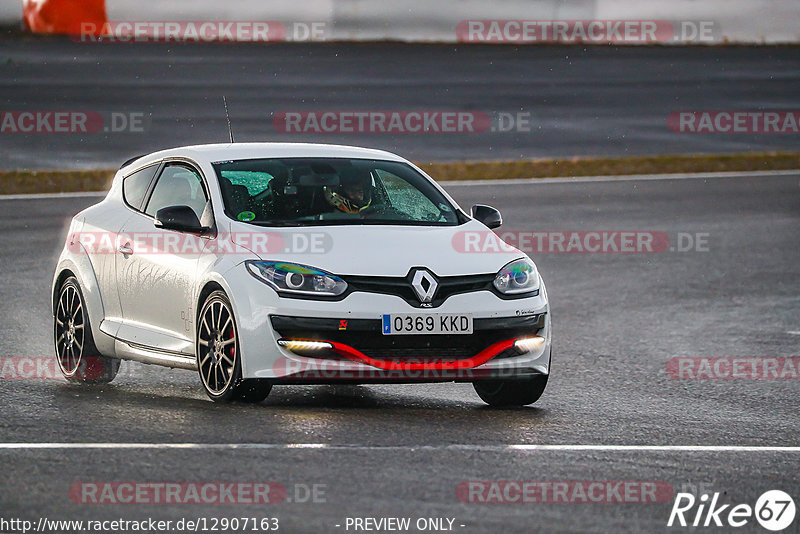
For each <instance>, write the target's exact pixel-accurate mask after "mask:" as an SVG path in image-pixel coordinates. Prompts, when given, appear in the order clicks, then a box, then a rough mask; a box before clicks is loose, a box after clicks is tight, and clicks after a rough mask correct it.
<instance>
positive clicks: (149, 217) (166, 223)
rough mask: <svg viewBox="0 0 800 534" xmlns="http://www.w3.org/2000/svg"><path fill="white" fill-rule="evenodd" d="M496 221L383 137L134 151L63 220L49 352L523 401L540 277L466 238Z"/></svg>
mask: <svg viewBox="0 0 800 534" xmlns="http://www.w3.org/2000/svg"><path fill="white" fill-rule="evenodd" d="M500 224H501V217H500V213H499V212H498V211H497V210H495V209H494V208H491V207H489V206H483V205H476V206H473V207H472V211H471V216H470V215H468V214H467V213H465V212H464V211H463V210H462V209H461V208H460V207H459V206H458V205H457V204H456V202H455V201H454V200H453V199H452V198H451V197H450V196H449V195H448V194H447V193H446V192H445V191H444V190H443V189H442V188H441V187H440V186H439V185H438V184H437V183H436V182H435V181H434V180H433V179H431V178H430V177H429V176H427V175H426V174H425V173H424V172H423V171H422V170H420V169H419V168H418V167H416V166H415V165H413V164H412V163H410V162H408V161H406V160H405V159H403V158H401V157H399V156H396V155H394V154H391V153H388V152H384V151H379V150H370V149H363V148H355V147H346V146H335V145H319V144H290V143H287V144H279V143H252V144H250V143H236V144H219V145H201V146H191V147H183V148H176V149H171V150H165V151H161V152H156V153H154V154H150V155H147V156H142V157H139V158H135V159H133V160H131V161H128V162H127V163H125V164H124V165H123V166H122V168H121V169H120V170H119V172H117V174H116V176H115V178H114V181H113V185H112V186H111V190H110V191H109V193H108V195H107V196H106V197H105V199H104V200H103V201H102V202H100V203H98V204H96V205H94V206H91V207H89V208H87V209H85V210H83V211H82V212H80V213H79V214H77V215H76V216H75V217H74V218H73V219H72V222H71V225H70V229H69V234H68V236H67V240H66V243H65V246H64V249H63V251H62V253H61V256H60V257H59V260H58V266H57V268H56V271H55V277H54V280H53V292H52V295H53V316H54V340H55V348H56V354H57V358H58V363H59V366H60V368H61V371H62V372H63V374H64V376H65V377H66V378H67V379H68V380H72V381H85V382H108V381H110V380H112V379H113V378H114V376H115V375H116V374H117V370H118V368H119V363H120V362H119V360H120V359H127V360H135V361H139V362H144V363H151V364H158V365H164V366H168V367H176V368H185V369H196V370H198V371H199V374H200V379H201V382H202V384H203V387H204V388H205V390H206V392H207V394H208V396H209V397H211V398H212V399H214V400H242V401H248V402H259V401H261V400H263V399H264V398H265V397H266V396H267V395H268V394H269V392H270V389H271V388H272V387H273V385H275V384H300V383H302V384H308V383H333V382H347V383H362V384H363V383H387V382H404V383H412V382H444V381H450V382H452V381H456V382H472V383H473V384H474V387H475V390H476V391H477V393H478V395H479V396H480V397H481V398H482V399H483V400H484V401H485V402H487V403H489V404H491V405H525V404H530V403H533V402H535V401H536V400H537V399H538V398H539V397H540V396H541V394H542V392H543V391H544V389H545V386H546V384H547V379H548V376H549V372H550V347H551V334H550V314H549V305H548V300H547V292H546V290H545V285H544V282H543V281H542V279H541V277H540V275H539V273H538V271H537V269H536V266H535V265H534V263H533V261H531V259H530V258H528V257H527V256H526V255H525V254H523V253H522V252H520V251H518V250H517V249H514V248H512V247H509V246H505V245H504V244H503V246H500V247H497V246H494V247H488V248H487V249H486V250H484V251H483V252H480V253H476V252H474V251H472V250H468V249H469V247H464V246H463V243H464V242H474V241H475V240H485V239H486V238H487V236H488V237H492V238H494V237H495V236H494V234H493V233H492V232H491V230H490V229H491V228H495V227H497V226H500ZM489 234H491V235H490V236H489ZM485 248H486V247H485Z"/></svg>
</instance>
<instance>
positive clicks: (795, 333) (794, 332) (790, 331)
mask: <svg viewBox="0 0 800 534" xmlns="http://www.w3.org/2000/svg"><path fill="white" fill-rule="evenodd" d="M786 333H787V334H789V335H792V336H800V330H789V331H788V332H786Z"/></svg>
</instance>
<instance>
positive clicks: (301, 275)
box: [245, 261, 347, 297]
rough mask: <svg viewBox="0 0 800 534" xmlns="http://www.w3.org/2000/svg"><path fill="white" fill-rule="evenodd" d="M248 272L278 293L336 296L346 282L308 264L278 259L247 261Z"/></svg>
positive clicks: (344, 287)
mask: <svg viewBox="0 0 800 534" xmlns="http://www.w3.org/2000/svg"><path fill="white" fill-rule="evenodd" d="M245 264H246V265H247V270H248V271H250V274H252V275H253V276H255V277H256V278H258V279H259V280H261V281H262V282H264V283H266V284H267V285H269V286H271V287H272V288H274V289H275V290H276V291H277V292H278V293H286V294H290V295H311V296H319V297H337V296H339V295H341V294H342V293H344V292H345V291H346V290H347V282H345V281H344V280H342V279H341V278H339V277H338V276H335V275H333V274H331V273H326V272H325V271H321V270H319V269H316V268H314V267H309V266H308V265H299V264H296V263H286V262H280V261H247V262H245Z"/></svg>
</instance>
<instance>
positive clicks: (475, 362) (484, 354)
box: [315, 339, 516, 371]
mask: <svg viewBox="0 0 800 534" xmlns="http://www.w3.org/2000/svg"><path fill="white" fill-rule="evenodd" d="M315 341H324V340H315ZM515 341H516V339H506V340H505V341H498V342H497V343H494V344H492V345H489V346H488V347H486V348H485V349H483V350H482V351H480V352H479V353H478V354H476V355H475V356H472V357H471V358H466V359H463V360H448V361H436V362H429V363H418V362H415V363H403V362H398V361H386V360H378V359H375V358H371V357H369V356H367V355H366V354H364V353H363V352H361V351H359V350H357V349H354V348H353V347H351V346H350V345H345V344H344V343H337V342H335V341H324V342H325V343H330V344H331V345H333V350H334V351H336V353H338V354H340V355H341V356H344V357H345V358H347V359H348V360H352V361H354V362H357V363H365V364H367V365H371V366H373V367H377V368H378V369H383V370H384V371H396V370H403V371H427V370H436V371H450V370H459V369H473V368H475V367H478V366H479V365H483V364H484V363H486V362H488V361H489V360H491V359H492V358H494V357H495V356H497V355H498V354H500V353H501V352H503V351H505V350H508V349H510V348H511V347H513V346H514V342H515Z"/></svg>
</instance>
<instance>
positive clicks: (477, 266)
mask: <svg viewBox="0 0 800 534" xmlns="http://www.w3.org/2000/svg"><path fill="white" fill-rule="evenodd" d="M230 232H231V234H230V238H231V240H232V241H234V242H235V243H237V244H238V245H240V246H242V247H245V248H247V249H248V250H250V251H252V252H253V253H254V255H255V256H257V257H259V258H261V259H262V260H274V261H286V262H293V263H300V264H303V265H309V266H312V267H317V268H319V269H323V270H325V271H328V272H331V273H334V274H340V275H366V276H369V275H372V276H405V275H406V274H408V271H409V270H410V269H411V268H412V267H427V268H428V269H430V270H431V271H433V273H434V274H436V275H439V276H459V275H469V274H488V273H495V272H497V271H498V270H500V268H502V267H503V266H504V265H505V264H507V263H508V262H510V261H513V260H516V259H519V258H522V257H525V254H523V253H522V252H520V251H519V250H517V249H515V248H513V247H509V246H504V247H496V246H493V244H492V243H494V242H495V241H496V242H498V243H499V238H496V236H495V235H494V233H493V232H492V231H491V230H488V229H487V228H486V226H484V225H483V224H481V223H480V222H478V221H475V220H472V221H469V222H467V223H466V224H462V225H460V226H437V227H430V226H427V227H422V226H383V225H380V226H369V225H363V226H362V225H358V226H354V225H353V226H351V225H347V226H311V227H303V228H275V227H270V228H262V227H257V226H253V225H250V224H245V223H240V222H231V227H230ZM466 236H470V238H471V239H472V240H473V242H474V240H478V242H480V243H481V244H482V245H483V246H481V247H468V248H469V251H467V250H466V249H465V246H464V243H465V239H466ZM487 243H488V246H486V245H487ZM476 248H480V249H481V251H480V252H477V251H476Z"/></svg>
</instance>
